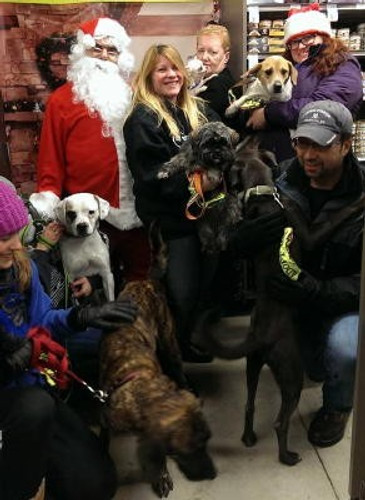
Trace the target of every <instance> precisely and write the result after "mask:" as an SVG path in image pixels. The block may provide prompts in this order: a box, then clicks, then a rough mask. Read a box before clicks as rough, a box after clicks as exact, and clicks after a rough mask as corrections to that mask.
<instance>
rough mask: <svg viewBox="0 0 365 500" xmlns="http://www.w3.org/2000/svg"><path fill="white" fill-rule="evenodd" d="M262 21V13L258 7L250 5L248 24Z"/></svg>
mask: <svg viewBox="0 0 365 500" xmlns="http://www.w3.org/2000/svg"><path fill="white" fill-rule="evenodd" d="M259 21H260V11H259V6H258V5H250V6H249V7H248V22H249V23H258V22H259Z"/></svg>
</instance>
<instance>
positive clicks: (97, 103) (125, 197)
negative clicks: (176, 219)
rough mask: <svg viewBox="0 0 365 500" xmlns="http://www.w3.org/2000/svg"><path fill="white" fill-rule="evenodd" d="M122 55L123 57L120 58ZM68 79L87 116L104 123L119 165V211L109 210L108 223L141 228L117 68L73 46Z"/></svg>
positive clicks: (125, 96) (125, 98)
mask: <svg viewBox="0 0 365 500" xmlns="http://www.w3.org/2000/svg"><path fill="white" fill-rule="evenodd" d="M121 55H122V54H121ZM70 59H71V65H70V68H69V70H68V79H69V80H70V81H71V82H72V84H73V92H74V94H75V100H76V101H80V102H84V103H85V105H86V107H87V108H88V109H89V110H90V114H91V115H92V113H93V112H98V113H99V114H100V116H101V118H102V120H103V122H104V126H103V134H104V135H105V136H113V138H114V142H115V147H116V149H117V155H118V165H119V208H114V207H110V212H109V215H108V218H107V220H108V222H109V223H110V224H112V225H113V226H115V227H116V228H118V229H120V230H121V231H127V230H129V229H133V228H136V227H140V226H142V223H141V221H140V220H139V218H138V216H137V213H136V209H135V198H134V194H133V178H132V174H131V172H130V170H129V168H128V165H127V160H126V155H125V144H124V138H123V125H124V119H125V116H126V115H127V112H128V110H129V108H130V105H131V95H132V93H131V89H130V87H129V85H128V84H127V83H126V82H125V81H124V78H123V76H122V74H121V72H120V68H119V66H117V65H116V64H114V63H112V62H110V61H104V60H101V59H97V58H93V57H87V56H85V54H84V51H83V47H82V46H80V45H76V46H75V47H74V49H73V53H72V55H71V56H70Z"/></svg>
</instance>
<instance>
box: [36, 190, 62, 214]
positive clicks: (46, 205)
mask: <svg viewBox="0 0 365 500" xmlns="http://www.w3.org/2000/svg"><path fill="white" fill-rule="evenodd" d="M29 201H30V203H31V204H32V205H33V207H34V208H35V209H36V211H37V212H38V214H39V217H40V219H43V220H45V221H51V220H54V219H55V208H56V206H57V205H58V203H59V202H60V199H59V197H58V196H57V195H56V194H54V193H53V192H52V191H41V192H40V193H32V194H31V195H30V196H29Z"/></svg>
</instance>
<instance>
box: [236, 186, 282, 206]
mask: <svg viewBox="0 0 365 500" xmlns="http://www.w3.org/2000/svg"><path fill="white" fill-rule="evenodd" d="M261 195H269V196H273V198H274V200H275V201H276V202H277V203H278V204H279V205H280V206H281V208H284V205H283V204H282V203H281V201H280V197H279V193H278V190H277V189H276V187H275V186H274V187H272V186H265V185H260V184H259V185H257V186H254V187H252V188H249V189H247V191H246V193H245V198H244V200H245V203H247V202H248V200H249V199H250V197H251V196H261Z"/></svg>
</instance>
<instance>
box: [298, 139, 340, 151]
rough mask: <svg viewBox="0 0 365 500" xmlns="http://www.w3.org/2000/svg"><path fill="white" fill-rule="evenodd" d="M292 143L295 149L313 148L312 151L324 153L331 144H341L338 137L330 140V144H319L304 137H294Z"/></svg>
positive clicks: (305, 149)
mask: <svg viewBox="0 0 365 500" xmlns="http://www.w3.org/2000/svg"><path fill="white" fill-rule="evenodd" d="M292 144H293V147H294V148H295V149H299V150H300V151H307V150H308V149H313V151H316V152H317V153H324V152H325V151H329V150H330V149H331V148H332V146H335V145H336V144H337V145H338V144H341V140H340V139H339V138H338V139H336V140H334V141H333V142H331V144H328V145H326V146H321V144H317V143H316V142H313V141H311V140H310V139H306V138H305V137H296V138H295V139H293V140H292Z"/></svg>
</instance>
